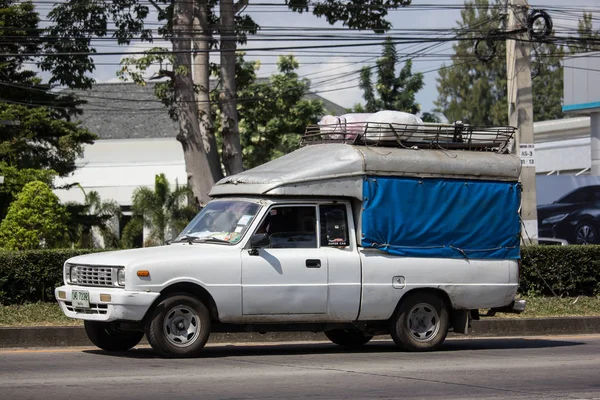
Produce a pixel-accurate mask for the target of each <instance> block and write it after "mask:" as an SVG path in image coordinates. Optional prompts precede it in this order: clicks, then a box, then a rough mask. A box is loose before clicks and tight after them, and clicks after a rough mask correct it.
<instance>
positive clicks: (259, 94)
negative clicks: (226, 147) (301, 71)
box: [237, 55, 324, 168]
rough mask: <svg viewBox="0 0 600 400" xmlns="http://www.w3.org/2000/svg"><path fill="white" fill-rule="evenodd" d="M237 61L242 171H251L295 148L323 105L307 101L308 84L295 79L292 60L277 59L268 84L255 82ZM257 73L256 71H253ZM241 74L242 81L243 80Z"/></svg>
mask: <svg viewBox="0 0 600 400" xmlns="http://www.w3.org/2000/svg"><path fill="white" fill-rule="evenodd" d="M250 64H253V63H247V62H245V61H244V60H243V56H241V55H240V56H239V57H238V65H240V66H241V67H240V68H238V69H239V70H240V71H241V72H240V73H239V74H238V77H237V79H238V85H239V87H238V97H239V98H241V99H248V100H247V101H239V102H238V112H239V125H240V135H241V143H242V151H243V155H244V167H245V168H253V167H255V166H257V165H260V164H263V163H265V162H267V161H270V160H272V159H274V158H277V157H280V156H282V155H284V154H287V153H289V152H291V151H293V150H295V149H297V148H298V143H299V139H300V135H301V134H302V132H304V129H305V128H306V126H307V125H308V124H310V123H314V122H315V121H316V120H317V119H318V117H319V116H320V115H322V114H323V113H324V110H323V104H322V103H321V102H320V101H318V100H311V99H307V98H306V97H305V96H306V95H307V93H308V92H309V90H310V82H309V81H308V80H307V79H301V78H299V76H298V73H297V69H298V66H299V65H298V62H297V61H296V59H295V58H294V57H293V56H281V57H279V60H278V62H277V69H278V72H277V73H276V74H273V75H271V77H270V78H269V79H268V80H258V79H256V75H255V74H256V71H255V70H254V69H250V68H244V67H245V66H246V67H248V66H250ZM257 69H258V68H257ZM244 72H246V77H245V78H244Z"/></svg>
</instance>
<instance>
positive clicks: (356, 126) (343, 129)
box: [319, 113, 373, 140]
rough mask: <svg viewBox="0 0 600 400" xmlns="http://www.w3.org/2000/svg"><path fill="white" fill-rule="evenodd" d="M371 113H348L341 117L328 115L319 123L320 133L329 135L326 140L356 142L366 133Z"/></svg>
mask: <svg viewBox="0 0 600 400" xmlns="http://www.w3.org/2000/svg"><path fill="white" fill-rule="evenodd" d="M371 115H373V114H371V113H348V114H344V115H340V116H333V115H326V116H324V117H323V118H321V121H319V125H320V129H319V131H320V132H323V133H328V135H324V136H323V138H324V139H331V140H354V139H355V138H356V136H357V135H359V134H362V133H364V129H365V124H366V121H367V119H368V118H369V117H370V116H371Z"/></svg>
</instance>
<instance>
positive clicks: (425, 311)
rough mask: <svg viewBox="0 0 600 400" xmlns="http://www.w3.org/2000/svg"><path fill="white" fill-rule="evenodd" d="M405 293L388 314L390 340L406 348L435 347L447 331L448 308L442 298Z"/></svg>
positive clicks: (424, 293)
mask: <svg viewBox="0 0 600 400" xmlns="http://www.w3.org/2000/svg"><path fill="white" fill-rule="evenodd" d="M407 296H408V297H407V298H406V299H402V303H401V304H400V307H398V310H396V312H395V313H394V316H393V317H392V320H391V326H390V332H391V335H392V339H394V342H395V343H396V345H398V346H400V347H402V348H404V349H405V350H408V351H430V350H436V349H438V348H439V347H440V346H441V345H442V343H443V341H444V339H446V335H447V334H448V309H447V308H446V304H445V303H444V300H443V299H442V298H441V297H440V296H438V295H437V294H435V293H428V292H422V293H414V294H409V295H407Z"/></svg>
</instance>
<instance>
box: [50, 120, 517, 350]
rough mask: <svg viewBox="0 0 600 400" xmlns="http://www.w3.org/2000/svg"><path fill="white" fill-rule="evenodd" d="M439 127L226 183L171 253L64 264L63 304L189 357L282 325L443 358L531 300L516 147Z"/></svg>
mask: <svg viewBox="0 0 600 400" xmlns="http://www.w3.org/2000/svg"><path fill="white" fill-rule="evenodd" d="M404 129H405V131H406V127H405V128H404ZM435 129H437V131H436V130H435ZM440 129H441V128H439V126H437V125H436V126H435V127H432V128H431V132H429V134H428V135H427V132H423V128H422V127H421V128H419V132H420V133H421V134H423V135H424V136H423V138H421V139H418V138H415V135H413V136H412V139H411V140H406V137H403V139H402V140H400V139H399V140H397V144H396V145H390V143H387V142H386V143H371V142H369V141H367V140H363V141H361V140H360V139H361V138H360V137H352V138H350V139H348V138H347V137H345V138H342V139H339V137H338V138H336V139H335V140H327V138H326V137H324V136H323V135H320V134H314V135H307V138H308V139H306V140H304V142H303V144H304V146H303V147H301V148H300V149H299V150H296V151H295V152H292V153H290V154H288V155H285V156H283V157H281V158H279V159H276V160H274V161H271V162H269V163H266V164H264V165H261V166H259V167H257V168H254V169H251V170H248V171H245V172H243V173H240V174H238V175H234V176H230V177H226V178H224V179H223V180H221V181H220V182H218V183H217V184H216V185H215V186H214V187H213V189H212V191H211V197H213V200H212V201H211V202H209V203H208V204H207V205H206V206H205V207H204V208H203V209H202V210H201V211H200V213H199V214H198V215H197V216H196V217H195V218H194V219H193V220H192V221H191V222H190V224H189V225H188V226H187V227H186V228H185V229H184V230H183V232H181V234H180V235H179V236H178V237H177V238H175V239H174V240H173V241H172V242H171V243H170V244H169V245H164V246H159V247H150V248H142V249H134V250H121V251H109V252H102V253H96V254H89V255H83V256H78V257H74V258H71V259H69V260H67V261H66V263H65V265H64V285H63V286H61V287H58V288H56V290H55V295H56V298H57V300H58V302H59V304H60V306H61V308H62V310H63V312H64V313H65V314H66V315H67V316H69V317H71V318H79V319H83V320H84V323H85V330H86V332H87V334H88V336H89V338H90V340H91V341H92V342H93V343H94V344H95V345H97V346H98V347H100V348H102V349H105V350H109V351H111V350H121V351H122V350H127V349H130V348H132V347H134V346H136V345H137V344H138V343H139V341H140V340H141V339H142V337H143V335H144V334H145V335H146V337H147V339H148V341H149V343H150V344H151V346H152V347H153V348H154V349H155V350H156V351H157V352H158V353H160V354H161V355H163V356H166V357H189V356H195V355H197V354H198V353H199V352H200V351H201V350H202V348H203V347H204V345H205V344H206V342H207V340H208V338H209V334H210V333H211V332H248V331H256V332H269V331H282V330H285V331H293V330H296V331H313V332H325V334H326V335H327V337H328V338H329V339H330V340H331V341H332V342H334V343H336V344H339V345H342V346H346V347H358V346H362V345H364V344H366V343H367V342H368V341H369V340H370V339H371V338H372V337H373V336H374V335H380V334H390V335H391V337H392V338H393V340H394V341H395V343H396V344H397V345H399V346H401V347H402V348H404V349H406V350H410V351H424V350H434V349H438V348H439V347H440V345H442V342H443V341H444V339H445V337H446V335H447V332H448V331H449V330H452V331H454V332H460V333H467V332H468V328H469V324H470V321H471V319H473V318H478V317H479V313H478V311H479V309H492V310H496V311H506V312H520V311H522V310H523V309H524V307H525V304H524V302H523V301H515V295H516V292H517V288H518V279H519V259H520V247H519V246H520V220H519V205H520V191H521V189H520V185H519V184H518V177H519V173H520V169H521V163H520V160H519V159H518V158H517V157H516V156H514V155H512V154H508V153H507V152H506V151H505V150H504V149H505V148H506V143H505V142H502V144H501V145H500V146H498V142H497V141H496V139H494V141H492V142H485V141H482V142H481V144H480V145H473V144H474V143H477V140H478V138H479V140H482V139H481V137H482V134H481V133H480V134H478V135H479V136H478V137H475V134H474V133H472V132H466V131H465V132H463V131H461V132H460V133H461V135H460V137H458V136H457V135H456V132H455V133H454V134H451V133H450V132H451V130H452V129H454V128H452V127H446V128H445V129H446V131H443V132H442V131H440ZM436 132H437V133H436ZM493 132H494V134H495V135H496V138H497V137H498V132H503V133H506V132H508V133H506V137H507V138H509V137H510V136H512V130H510V129H508V130H498V131H493ZM469 134H471V135H472V138H471V137H468V138H467V137H466V136H465V135H467V136H468V135H469ZM380 136H381V135H380ZM484 136H485V135H484ZM311 137H312V139H313V140H309V139H311ZM457 138H458V139H459V140H457ZM442 139H447V140H442Z"/></svg>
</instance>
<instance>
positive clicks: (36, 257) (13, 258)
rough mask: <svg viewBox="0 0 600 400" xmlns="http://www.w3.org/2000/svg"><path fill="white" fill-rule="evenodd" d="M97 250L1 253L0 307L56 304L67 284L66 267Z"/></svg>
mask: <svg viewBox="0 0 600 400" xmlns="http://www.w3.org/2000/svg"><path fill="white" fill-rule="evenodd" d="M91 252H93V250H62V249H61V250H28V251H0V304H2V305H9V304H23V303H25V302H35V301H54V288H55V287H57V286H60V285H61V284H62V281H63V265H64V263H65V261H66V260H67V259H69V258H71V257H75V256H78V255H81V254H87V253H91Z"/></svg>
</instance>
